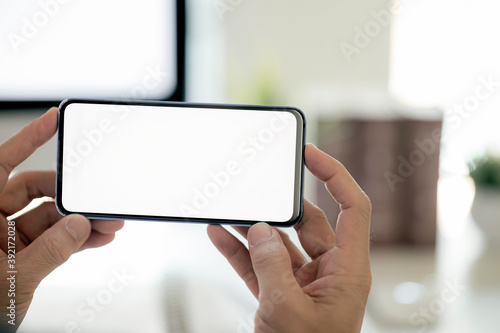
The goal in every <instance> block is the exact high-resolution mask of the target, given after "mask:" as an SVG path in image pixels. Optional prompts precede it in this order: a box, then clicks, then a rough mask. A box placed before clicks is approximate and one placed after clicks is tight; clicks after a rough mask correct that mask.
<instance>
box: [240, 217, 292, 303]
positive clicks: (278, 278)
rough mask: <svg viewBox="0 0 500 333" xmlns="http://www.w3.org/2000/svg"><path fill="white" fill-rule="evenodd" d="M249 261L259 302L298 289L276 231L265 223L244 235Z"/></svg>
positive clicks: (290, 263)
mask: <svg viewBox="0 0 500 333" xmlns="http://www.w3.org/2000/svg"><path fill="white" fill-rule="evenodd" d="M247 238H248V242H249V251H250V258H251V259H252V265H253V269H254V272H255V275H256V276H257V281H258V283H259V300H266V299H267V300H269V299H272V298H273V297H274V295H276V294H280V295H286V294H290V293H293V292H294V291H297V290H299V288H300V287H299V285H298V283H297V280H296V279H295V276H294V274H293V270H292V262H291V259H290V255H289V253H288V250H287V249H286V247H285V245H284V244H283V241H282V239H281V236H280V235H279V233H278V231H277V230H275V229H274V228H272V227H270V226H269V225H268V224H266V223H257V224H255V225H253V226H252V227H251V228H250V229H249V230H248V234H247Z"/></svg>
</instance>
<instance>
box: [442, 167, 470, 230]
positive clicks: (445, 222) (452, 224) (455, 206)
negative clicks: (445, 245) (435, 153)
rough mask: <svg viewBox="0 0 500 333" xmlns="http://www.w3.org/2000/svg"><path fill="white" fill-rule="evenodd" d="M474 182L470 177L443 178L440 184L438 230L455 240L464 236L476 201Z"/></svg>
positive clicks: (450, 176) (449, 176)
mask: <svg viewBox="0 0 500 333" xmlns="http://www.w3.org/2000/svg"><path fill="white" fill-rule="evenodd" d="M474 193H475V186H474V181H473V180H472V179H471V178H470V177H468V176H452V175H448V176H442V177H441V178H440V179H439V183H438V228H439V231H440V232H441V234H442V235H443V236H445V237H448V238H455V237H458V236H460V235H461V234H462V232H463V231H464V230H465V227H466V225H467V221H468V220H467V217H468V215H469V213H470V209H471V206H472V201H473V200H474Z"/></svg>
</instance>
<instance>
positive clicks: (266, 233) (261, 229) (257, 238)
mask: <svg viewBox="0 0 500 333" xmlns="http://www.w3.org/2000/svg"><path fill="white" fill-rule="evenodd" d="M271 238H273V229H272V228H271V227H270V226H269V225H268V224H266V223H257V224H255V225H254V226H252V227H251V228H250V230H249V231H248V242H249V243H250V246H257V245H259V244H262V243H264V242H268V241H269V240H271Z"/></svg>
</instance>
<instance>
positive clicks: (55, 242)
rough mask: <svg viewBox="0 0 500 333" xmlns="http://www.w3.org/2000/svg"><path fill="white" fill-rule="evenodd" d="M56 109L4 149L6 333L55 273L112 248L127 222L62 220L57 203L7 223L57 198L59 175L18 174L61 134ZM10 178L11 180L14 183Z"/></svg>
mask: <svg viewBox="0 0 500 333" xmlns="http://www.w3.org/2000/svg"><path fill="white" fill-rule="evenodd" d="M57 116H58V110H57V108H52V109H50V110H49V111H48V112H47V113H45V114H44V115H42V116H41V117H40V118H38V119H36V120H34V121H33V122H31V123H30V124H28V125H27V126H25V127H24V128H23V129H22V130H21V131H19V132H18V133H16V134H15V135H14V136H12V137H11V138H9V139H8V140H6V141H5V142H4V143H2V144H1V145H0V248H1V250H0V272H1V273H0V276H1V279H0V294H1V296H0V303H1V304H0V330H1V331H2V332H3V331H14V330H16V329H17V328H18V326H19V325H20V324H21V322H22V321H23V319H24V317H25V315H26V312H27V311H28V308H29V305H30V304H31V300H32V298H33V293H34V291H35V289H36V288H37V286H38V284H39V283H40V282H41V281H42V279H44V278H45V277H46V276H47V275H48V274H49V273H50V272H52V271H53V270H54V269H55V268H57V267H58V266H59V265H61V264H62V263H64V262H65V261H66V260H67V259H68V258H69V257H70V256H71V255H72V254H73V253H75V252H78V251H81V250H83V249H86V248H93V247H99V246H102V245H105V244H107V243H109V242H111V241H112V240H113V238H114V235H115V232H116V231H118V230H119V229H121V228H122V226H123V221H111V222H110V221H93V222H92V224H91V223H90V221H89V220H88V219H87V218H85V217H83V216H81V215H69V216H66V217H62V216H61V215H60V214H59V213H58V211H57V209H56V207H55V205H54V203H53V202H45V203H43V204H41V205H40V206H38V207H37V208H35V209H33V210H31V211H29V212H27V213H25V214H23V215H21V216H18V217H16V219H15V220H11V219H7V218H8V217H9V216H12V215H14V214H16V213H17V212H19V211H20V210H22V209H23V208H24V207H25V206H27V205H28V204H29V203H30V202H31V201H32V200H33V199H35V198H40V197H52V198H53V197H54V196H55V180H56V175H55V172H54V171H26V172H20V173H19V174H16V175H15V176H13V177H10V174H11V172H12V170H13V169H14V168H15V167H16V166H17V165H19V164H20V163H21V162H23V161H24V160H25V159H26V158H28V157H29V156H30V155H31V154H32V153H34V152H35V151H36V149H37V148H39V147H40V146H42V145H43V144H44V143H46V142H47V141H48V140H49V139H50V138H51V137H52V136H53V135H54V134H55V132H56V129H57ZM9 177H10V178H9Z"/></svg>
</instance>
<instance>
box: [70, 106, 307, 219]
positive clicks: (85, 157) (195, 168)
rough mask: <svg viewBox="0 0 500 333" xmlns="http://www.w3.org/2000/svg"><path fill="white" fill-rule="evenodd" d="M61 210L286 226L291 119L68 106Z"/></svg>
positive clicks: (286, 115) (291, 178) (291, 180)
mask: <svg viewBox="0 0 500 333" xmlns="http://www.w3.org/2000/svg"><path fill="white" fill-rule="evenodd" d="M63 126H64V132H63V134H64V137H63V142H64V149H63V159H62V165H63V168H62V184H63V185H62V204H63V207H64V208H65V209H67V210H69V211H72V212H86V213H105V214H119V215H144V216H174V217H198V218H211V219H229V220H255V221H268V222H286V221H288V220H289V219H290V218H291V217H292V216H293V212H294V198H295V197H294V195H295V193H294V189H295V177H296V149H297V139H298V136H297V133H296V132H297V119H296V116H295V115H293V114H292V113H291V112H284V111H255V110H227V109H206V108H181V107H168V108H165V107H157V106H116V105H96V104H70V105H68V106H67V108H66V110H65V114H64V124H63Z"/></svg>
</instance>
